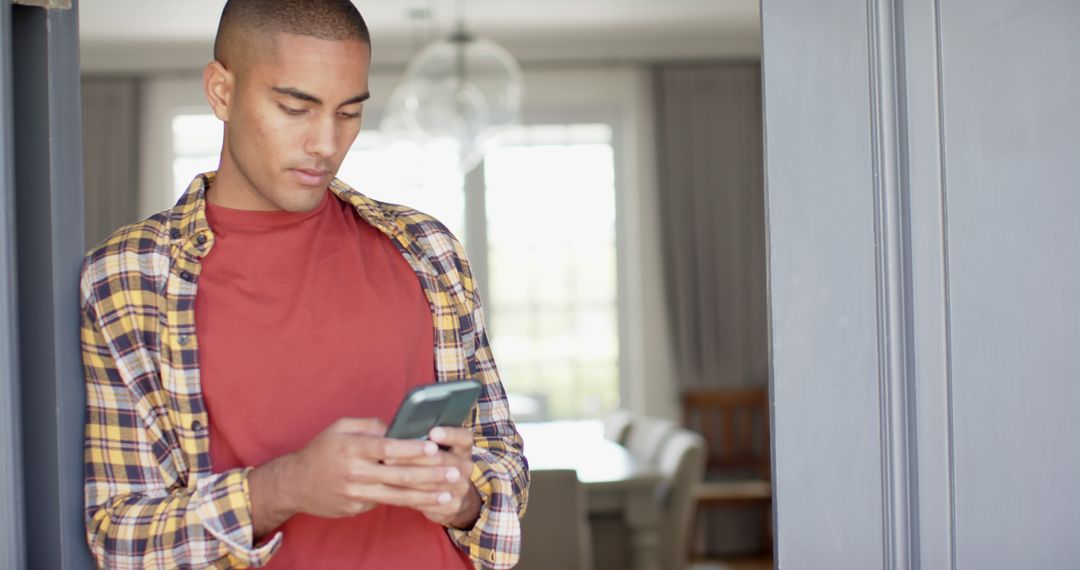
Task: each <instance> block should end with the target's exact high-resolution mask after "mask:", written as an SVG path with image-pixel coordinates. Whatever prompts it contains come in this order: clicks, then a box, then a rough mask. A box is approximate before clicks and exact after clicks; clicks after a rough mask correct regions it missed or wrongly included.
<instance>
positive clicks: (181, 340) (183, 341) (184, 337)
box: [176, 334, 188, 345]
mask: <svg viewBox="0 0 1080 570" xmlns="http://www.w3.org/2000/svg"><path fill="white" fill-rule="evenodd" d="M176 340H177V342H179V343H180V344H181V345H184V344H187V343H188V335H186V334H182V335H180V338H177V339H176Z"/></svg>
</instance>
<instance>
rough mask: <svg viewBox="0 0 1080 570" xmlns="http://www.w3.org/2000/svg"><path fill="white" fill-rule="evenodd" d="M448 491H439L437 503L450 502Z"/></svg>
mask: <svg viewBox="0 0 1080 570" xmlns="http://www.w3.org/2000/svg"><path fill="white" fill-rule="evenodd" d="M451 498H452V497H450V493H439V504H440V505H445V504H447V503H449V502H450V499H451Z"/></svg>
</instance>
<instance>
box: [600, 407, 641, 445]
mask: <svg viewBox="0 0 1080 570" xmlns="http://www.w3.org/2000/svg"><path fill="white" fill-rule="evenodd" d="M602 421H603V424H604V439H607V440H610V441H614V442H615V443H618V444H619V445H623V444H625V443H626V434H627V433H628V432H629V431H630V424H631V423H632V422H633V421H634V414H632V413H630V412H628V411H627V410H614V411H612V412H608V414H607V415H605V416H604V419H603V420H602Z"/></svg>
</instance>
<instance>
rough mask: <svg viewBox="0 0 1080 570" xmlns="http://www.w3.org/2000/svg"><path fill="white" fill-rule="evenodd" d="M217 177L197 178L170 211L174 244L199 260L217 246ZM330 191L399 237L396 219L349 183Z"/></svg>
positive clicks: (333, 184) (338, 183)
mask: <svg viewBox="0 0 1080 570" xmlns="http://www.w3.org/2000/svg"><path fill="white" fill-rule="evenodd" d="M215 175H216V172H214V171H211V172H204V173H202V174H200V175H198V176H196V177H195V179H194V180H192V181H191V184H190V185H188V189H187V190H186V191H184V194H183V195H182V196H180V199H179V200H177V202H176V205H175V206H173V207H172V209H171V210H170V211H169V229H168V231H169V240H170V243H171V244H173V245H175V246H179V247H181V248H182V249H188V248H192V253H193V254H195V255H196V256H199V257H201V256H203V255H205V254H206V253H208V252H209V251H210V248H211V246H212V243H213V235H214V234H213V231H212V230H211V228H210V224H209V222H207V220H206V191H207V189H209V188H210V186H211V184H213V182H214V176H215ZM330 191H331V192H333V193H334V196H336V197H337V198H338V199H339V200H341V201H343V202H346V203H348V204H349V205H351V206H352V207H354V208H356V212H357V213H358V214H360V216H361V217H362V218H364V220H365V221H366V222H367V223H369V224H371V225H372V226H375V228H377V229H378V230H379V231H381V232H383V233H384V234H386V235H388V236H392V237H398V236H399V234H400V233H401V231H402V229H401V225H400V223H399V222H398V220H397V218H396V216H394V215H393V214H392V213H391V212H389V211H388V210H387V209H386V208H383V207H382V205H381V204H379V203H378V202H376V201H375V200H372V199H371V198H368V197H367V196H364V195H363V194H361V193H359V192H357V191H356V190H354V189H352V188H351V187H350V186H349V185H348V184H345V183H344V182H342V181H341V180H339V179H337V178H335V179H334V180H333V181H332V182H330ZM200 236H201V237H200Z"/></svg>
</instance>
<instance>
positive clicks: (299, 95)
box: [271, 87, 322, 105]
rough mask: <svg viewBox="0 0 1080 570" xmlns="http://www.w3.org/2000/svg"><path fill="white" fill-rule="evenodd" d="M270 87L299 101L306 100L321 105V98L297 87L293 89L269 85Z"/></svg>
mask: <svg viewBox="0 0 1080 570" xmlns="http://www.w3.org/2000/svg"><path fill="white" fill-rule="evenodd" d="M271 89H273V90H274V91H275V92H277V93H281V94H282V95H286V96H289V97H292V98H293V99H299V100H301V101H307V102H308V103H315V104H316V105H322V99H319V98H318V97H316V96H314V95H309V94H307V93H304V92H303V91H301V90H299V89H294V88H292V87H271Z"/></svg>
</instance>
